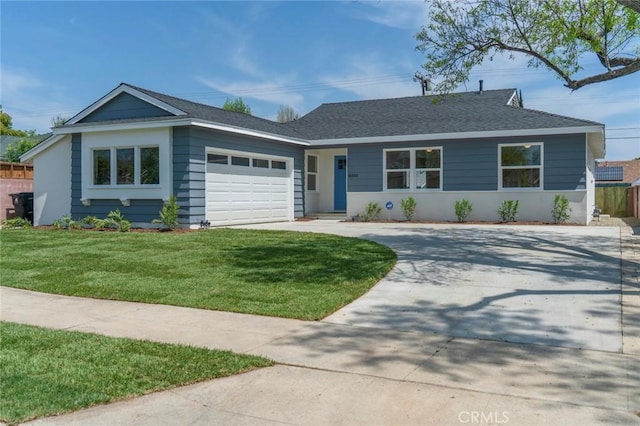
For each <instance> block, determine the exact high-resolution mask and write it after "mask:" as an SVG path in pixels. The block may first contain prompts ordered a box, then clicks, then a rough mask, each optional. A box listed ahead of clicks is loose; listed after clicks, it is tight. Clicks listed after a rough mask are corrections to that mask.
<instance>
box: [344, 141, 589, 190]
mask: <svg viewBox="0 0 640 426" xmlns="http://www.w3.org/2000/svg"><path fill="white" fill-rule="evenodd" d="M526 142H531V143H534V142H543V143H544V189H545V190H556V191H559V190H579V189H585V188H586V157H585V155H586V151H585V150H586V145H585V136H584V135H583V134H576V135H552V136H540V137H513V138H492V139H484V140H481V139H474V140H446V141H426V142H407V143H400V142H397V143H393V144H384V143H383V144H366V145H352V146H349V150H348V154H349V178H348V190H349V192H379V191H382V186H383V173H384V171H383V150H384V149H388V148H394V149H395V148H417V147H429V146H441V147H442V156H443V157H442V160H443V169H442V181H443V190H444V191H496V190H497V189H498V144H502V143H526Z"/></svg>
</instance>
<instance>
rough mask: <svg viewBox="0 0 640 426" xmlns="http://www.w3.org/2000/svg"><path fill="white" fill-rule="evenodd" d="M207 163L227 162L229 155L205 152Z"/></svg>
mask: <svg viewBox="0 0 640 426" xmlns="http://www.w3.org/2000/svg"><path fill="white" fill-rule="evenodd" d="M207 163H211V164H229V156H228V155H221V154H207Z"/></svg>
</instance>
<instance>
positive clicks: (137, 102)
mask: <svg viewBox="0 0 640 426" xmlns="http://www.w3.org/2000/svg"><path fill="white" fill-rule="evenodd" d="M170 115H173V114H171V113H170V112H168V111H165V110H163V109H161V108H158V107H156V106H153V105H151V104H150V103H148V102H145V101H143V100H141V99H139V98H136V97H135V96H132V95H130V94H128V93H121V94H119V95H118V96H116V97H115V98H113V99H111V100H110V101H109V102H107V103H106V104H104V105H103V106H101V107H100V108H98V109H97V110H96V111H94V112H92V113H91V114H89V115H88V116H86V117H85V118H83V119H82V120H80V123H95V122H98V121H109V120H124V119H131V118H150V117H168V116H170Z"/></svg>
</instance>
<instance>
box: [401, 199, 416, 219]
mask: <svg viewBox="0 0 640 426" xmlns="http://www.w3.org/2000/svg"><path fill="white" fill-rule="evenodd" d="M400 208H401V209H402V214H404V217H406V218H407V220H411V218H413V215H414V214H415V213H416V200H414V198H413V197H409V198H407V199H406V200H400Z"/></svg>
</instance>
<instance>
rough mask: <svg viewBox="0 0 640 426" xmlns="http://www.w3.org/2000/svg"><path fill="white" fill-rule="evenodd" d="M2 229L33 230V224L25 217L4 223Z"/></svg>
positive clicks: (7, 220)
mask: <svg viewBox="0 0 640 426" xmlns="http://www.w3.org/2000/svg"><path fill="white" fill-rule="evenodd" d="M2 227H3V228H5V229H23V228H31V222H29V221H28V220H27V219H25V218H24V217H14V218H12V219H5V220H3V221H2Z"/></svg>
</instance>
